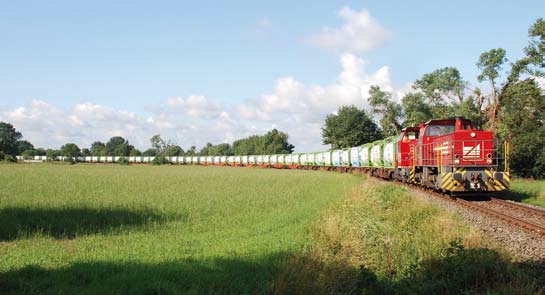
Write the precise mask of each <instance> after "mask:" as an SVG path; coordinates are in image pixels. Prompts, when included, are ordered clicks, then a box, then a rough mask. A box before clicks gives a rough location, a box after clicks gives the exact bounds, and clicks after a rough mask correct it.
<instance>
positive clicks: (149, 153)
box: [142, 149, 157, 157]
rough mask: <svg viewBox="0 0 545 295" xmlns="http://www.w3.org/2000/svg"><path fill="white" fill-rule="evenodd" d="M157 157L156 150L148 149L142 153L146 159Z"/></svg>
mask: <svg viewBox="0 0 545 295" xmlns="http://www.w3.org/2000/svg"><path fill="white" fill-rule="evenodd" d="M156 155H157V150H156V149H147V150H145V151H144V152H143V153H142V156H145V157H154V156H156Z"/></svg>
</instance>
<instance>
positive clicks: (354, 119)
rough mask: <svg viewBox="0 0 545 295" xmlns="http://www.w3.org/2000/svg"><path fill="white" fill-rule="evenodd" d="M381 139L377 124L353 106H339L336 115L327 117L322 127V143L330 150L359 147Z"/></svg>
mask: <svg viewBox="0 0 545 295" xmlns="http://www.w3.org/2000/svg"><path fill="white" fill-rule="evenodd" d="M381 138H382V134H381V131H380V129H379V128H378V126H377V124H375V122H373V120H372V119H371V118H370V117H369V115H368V114H367V113H366V112H365V111H364V110H360V109H358V108H357V107H355V106H353V105H352V106H341V107H340V108H339V110H338V111H337V114H332V115H328V116H327V118H326V120H325V124H324V127H322V141H323V143H324V144H330V145H331V148H333V149H337V148H346V147H352V146H359V145H361V144H364V143H367V142H372V141H375V140H378V139H381Z"/></svg>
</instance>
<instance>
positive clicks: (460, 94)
mask: <svg viewBox="0 0 545 295" xmlns="http://www.w3.org/2000/svg"><path fill="white" fill-rule="evenodd" d="M466 84H467V83H466V82H465V81H463V80H462V76H461V75H460V72H459V71H458V69H456V68H454V67H445V68H441V69H438V70H435V71H433V72H431V73H428V74H425V75H424V76H422V78H421V79H419V80H416V81H415V82H414V85H413V88H415V89H418V90H421V91H422V92H423V93H424V96H425V97H426V99H427V100H428V101H427V102H428V103H429V104H430V106H431V110H432V114H433V116H434V117H435V118H439V117H442V118H446V117H450V116H453V115H455V114H454V113H452V111H453V110H455V108H451V107H449V106H451V105H452V104H453V103H454V104H458V105H460V104H462V102H463V100H464V88H465V86H466Z"/></svg>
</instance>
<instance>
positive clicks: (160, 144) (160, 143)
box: [150, 134, 169, 154]
mask: <svg viewBox="0 0 545 295" xmlns="http://www.w3.org/2000/svg"><path fill="white" fill-rule="evenodd" d="M150 142H151V147H152V148H154V149H155V150H156V151H157V153H159V154H162V153H164V152H165V149H166V147H167V145H169V144H168V143H167V142H165V141H164V140H163V139H162V138H161V135H159V134H156V135H154V136H153V137H152V138H151V139H150Z"/></svg>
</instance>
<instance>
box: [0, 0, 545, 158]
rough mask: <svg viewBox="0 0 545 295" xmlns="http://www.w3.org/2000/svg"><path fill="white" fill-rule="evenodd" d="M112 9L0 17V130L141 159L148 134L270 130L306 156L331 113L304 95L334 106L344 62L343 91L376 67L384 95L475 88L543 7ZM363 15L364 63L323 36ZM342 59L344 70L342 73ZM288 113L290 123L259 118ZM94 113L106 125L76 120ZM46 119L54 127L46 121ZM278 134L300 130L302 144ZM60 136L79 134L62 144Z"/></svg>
mask: <svg viewBox="0 0 545 295" xmlns="http://www.w3.org/2000/svg"><path fill="white" fill-rule="evenodd" d="M113 2H114V1H89V2H87V3H83V2H81V1H78V2H76V1H25V2H20V1H2V2H1V3H0V5H1V8H0V40H1V46H0V119H2V120H7V121H9V120H10V119H11V121H13V123H14V125H16V127H17V128H18V129H20V130H21V131H23V134H24V135H25V137H27V138H28V139H29V140H31V141H33V142H36V144H37V145H40V146H46V147H55V146H56V145H58V144H60V143H62V142H63V141H64V140H67V141H74V142H76V143H79V144H80V145H86V144H88V143H89V142H92V141H94V140H107V137H108V136H110V135H112V134H120V135H124V136H127V137H128V138H129V139H130V140H131V139H132V141H133V142H135V144H137V145H138V146H141V147H142V148H144V147H145V146H146V145H147V138H149V137H147V138H146V139H145V140H142V139H141V138H137V137H141V136H148V135H150V134H148V133H161V134H166V135H167V136H168V137H170V138H171V139H172V140H174V141H175V142H177V143H179V144H181V145H182V146H183V147H186V146H189V145H191V144H197V145H202V144H204V143H205V142H206V141H216V142H215V143H217V141H230V140H231V139H233V138H236V137H239V136H244V135H247V134H251V133H259V132H263V131H265V130H267V129H270V128H271V127H279V128H281V129H284V130H285V131H287V132H289V133H290V135H291V136H292V140H293V141H294V143H296V147H298V150H301V151H302V150H308V149H317V148H320V136H319V126H318V125H319V124H318V123H319V121H320V120H323V117H324V116H325V115H326V114H327V113H331V112H334V111H335V109H336V108H337V107H338V105H337V104H335V103H334V102H332V103H330V106H331V108H329V109H328V108H327V105H328V103H327V101H325V100H324V98H322V97H321V96H319V95H318V94H316V93H321V92H320V91H318V90H317V91H315V90H314V88H316V87H318V88H320V87H322V88H323V89H325V90H326V91H325V93H331V92H328V90H327V89H329V88H331V89H332V90H331V91H333V92H334V93H335V95H340V96H342V95H343V94H345V93H346V92H345V90H346V89H345V88H342V86H339V85H345V84H343V83H342V82H338V81H339V79H343V78H342V77H341V76H343V74H342V73H344V72H350V71H351V70H350V68H351V66H350V65H349V64H351V63H352V62H353V63H354V65H355V66H356V67H360V69H359V70H356V72H362V73H359V74H358V75H359V76H358V75H356V76H358V77H359V78H357V79H356V80H357V81H359V82H354V83H356V84H357V83H362V85H363V84H365V83H374V82H376V81H374V80H373V79H374V78H373V75H374V74H375V73H376V72H377V71H380V69H382V68H383V67H387V73H382V72H381V74H380V75H382V76H381V77H382V78H377V79H379V80H381V81H382V83H383V86H384V87H385V88H386V89H389V90H391V91H393V92H396V91H401V92H403V89H406V88H407V84H408V83H410V82H413V81H414V80H415V79H417V78H419V77H420V76H421V75H423V74H425V73H427V72H430V71H432V70H434V69H437V68H439V67H443V66H456V67H457V68H458V69H460V71H461V73H462V75H463V76H464V78H465V79H466V80H468V81H470V82H472V83H473V84H476V81H475V77H476V75H477V68H476V67H475V62H476V60H477V58H478V56H479V54H480V53H482V52H484V51H486V50H488V49H491V48H496V47H502V48H505V49H506V50H507V53H508V57H509V58H510V59H516V58H518V57H520V56H521V54H522V48H523V47H524V46H526V44H527V41H528V38H527V30H528V28H529V27H530V26H531V24H532V23H533V22H534V21H535V20H536V19H537V18H538V17H543V15H540V13H543V12H544V11H545V1H525V2H524V3H521V2H514V1H512V2H508V1H456V2H455V3H453V1H433V2H431V3H429V2H430V1H395V2H394V1H321V2H318V1H271V2H269V3H262V2H260V1H237V2H235V1H225V2H222V3H218V2H217V1H191V2H189V1H188V2H183V1H171V2H169V1H153V2H151V1H115V3H113ZM343 8H344V9H345V12H346V13H345V14H344V15H345V16H347V15H348V16H347V17H346V18H343V16H342V15H343V14H342V12H341V11H342V10H343ZM364 11H366V12H367V13H368V14H369V16H370V18H371V20H372V21H371V22H372V24H375V25H376V26H378V29H377V30H378V31H377V30H373V29H372V28H371V29H369V30H366V29H365V28H363V29H362V31H361V32H360V33H359V34H358V35H356V36H357V37H358V38H357V39H359V40H360V41H361V40H363V41H362V42H364V43H365V42H367V41H368V42H367V43H370V44H374V45H372V46H370V48H367V49H362V48H358V47H357V45H351V44H349V43H350V42H352V41H354V42H357V40H341V41H339V40H340V39H338V38H336V37H335V36H333V35H334V34H342V28H343V26H346V25H348V26H350V19H352V20H354V21H355V22H357V21H358V18H361V17H363V18H365V15H364V14H363V13H360V12H364ZM358 13H360V14H358ZM350 15H353V17H352V18H351V17H350ZM325 27H328V28H329V30H327V29H326V30H324V28H325ZM375 29H376V28H375ZM327 32H329V33H327ZM324 34H325V35H328V34H329V36H325V37H324ZM365 34H371V35H370V36H367V35H365ZM380 36H384V39H381V41H380V42H379V41H377V40H378V39H380V38H379V37H380ZM359 37H361V38H359ZM324 38H326V39H324ZM327 38H329V39H327ZM332 38H333V39H332ZM345 39H346V38H345ZM354 39H356V38H354ZM328 40H329V41H328ZM331 40H333V41H331ZM335 40H336V41H335ZM328 42H330V43H331V42H333V43H335V42H336V43H335V44H333V43H331V44H330V43H328ZM339 42H340V43H339ZM328 44H329V45H328ZM332 44H333V45H332ZM360 47H361V46H360ZM347 54H348V55H349V57H351V58H355V60H354V59H351V60H352V61H349V60H350V58H348V59H344V60H345V61H346V62H347V63H348V64H346V63H344V64H343V56H344V57H345V58H347ZM360 61H361V62H360ZM360 70H361V71H360ZM351 73H352V72H351ZM360 74H361V75H360ZM386 74H387V75H386ZM350 75H351V74H348V76H350ZM380 75H379V76H380ZM344 76H347V75H344ZM344 76H343V77H344ZM367 76H370V77H367ZM384 76H387V79H386V78H384ZM283 78H292V79H293V81H294V83H295V84H293V83H292V84H289V83H288V84H289V85H291V86H289V87H291V88H290V89H291V90H290V91H293V92H289V93H290V94H289V95H284V96H283V93H285V91H284V90H282V89H283V88H282V86H281V85H285V84H282V83H281V82H282V81H285V82H289V81H288V80H282V79H283ZM360 78H361V79H360ZM362 81H363V82H362ZM350 83H352V82H350ZM377 83H378V82H377ZM352 84H353V83H352ZM352 84H351V85H352ZM378 84H380V83H378ZM293 85H295V86H293ZM315 86H316V87H315ZM330 86H331V87H330ZM352 86H354V85H352ZM356 86H357V85H356ZM298 87H302V89H299V88H298ZM362 87H363V88H362V89H364V88H365V87H366V86H365V85H363V86H362ZM294 89H295V90H294ZM297 89H298V90H297ZM323 89H322V90H323ZM283 91H284V92H283ZM347 91H348V90H347ZM348 92H350V91H348ZM267 95H274V96H275V97H276V98H269V102H271V101H273V102H275V103H276V102H278V103H280V104H293V108H294V109H295V108H298V107H300V108H307V107H308V108H309V110H308V112H310V113H313V114H314V113H316V114H317V117H313V116H310V115H309V114H295V111H292V110H291V109H289V107H287V106H284V109H282V108H280V107H278V108H276V107H275V108H272V109H271V108H266V107H262V106H261V105H262V104H264V103H265V104H266V103H267V99H268V98H267ZM332 96H334V95H332ZM190 97H193V98H191V99H189V98H190ZM195 97H198V98H195ZM203 97H204V98H203ZM301 97H307V99H306V100H305V102H301ZM340 99H341V100H342V98H340ZM355 99H356V100H358V99H365V97H359V98H355ZM263 100H265V101H263ZM316 100H320V103H316ZM309 101H314V102H313V103H310V104H312V105H313V106H314V107H316V108H315V109H313V108H312V106H309ZM348 101H349V102H350V101H351V100H348ZM195 106H197V107H198V108H199V111H197V112H194V110H193V109H191V108H192V107H195ZM361 106H362V107H365V103H362V105H361ZM85 107H86V108H85ZM241 107H242V108H243V109H244V110H248V108H249V107H252V108H254V110H251V111H248V112H241V111H240V110H241ZM84 108H85V112H83V111H81V110H82V109H84ZM205 109H206V111H205ZM288 109H289V111H290V112H291V113H290V114H289V115H288V116H287V117H282V115H278V116H275V115H271V116H270V118H269V115H270V114H274V112H277V113H281V114H282V113H286V110H288ZM33 110H34V113H33ZM46 110H48V111H49V112H50V113H49V114H48V113H47V111H46ZM77 110H79V111H77ZM99 110H102V111H103V112H108V114H109V115H108V116H105V115H104V116H99V118H96V117H93V116H89V113H86V112H91V113H95V115H96V114H98V113H100V112H101V111H99ZM210 110H212V111H211V112H209V111H210ZM203 111H204V113H203ZM269 111H270V112H269ZM36 112H39V114H37V113H36ZM51 112H52V113H54V114H56V115H57V116H61V117H64V118H63V119H65V120H56V121H55V120H53V121H51V120H50V121H47V120H48V118H50V117H51ZM82 112H83V113H85V114H83V115H82ZM263 112H265V113H269V115H267V114H263ZM249 113H251V114H249ZM116 114H117V115H116ZM120 114H121V115H120ZM123 114H125V115H126V116H128V118H126V119H124V120H122V122H117V123H116V125H115V126H116V127H115V128H108V127H107V123H106V122H103V121H100V120H106V119H111V120H114V118H116V117H123V116H124V115H123ZM188 114H192V115H188ZM131 116H132V117H131ZM293 116H297V117H293ZM37 117H40V119H36V118H37ZM263 117H267V118H263ZM67 118H69V119H70V118H71V119H70V120H68V119H67ZM131 118H132V119H131ZM135 118H136V119H135ZM23 119H25V120H26V121H28V120H30V119H32V120H34V121H32V122H30V123H29V122H27V123H25V122H24V120H23ZM44 120H45V121H44ZM131 120H134V121H131ZM161 120H163V121H164V122H162V123H158V122H160V121H161ZM222 120H224V121H222ZM286 121H288V122H290V121H291V122H297V123H298V124H301V125H305V124H307V123H308V124H309V126H307V127H308V128H309V130H312V132H306V129H304V127H300V128H299V129H300V130H299V129H297V130H295V129H294V128H295V127H293V126H292V124H285V122H286ZM139 124H147V125H146V126H140V125H139ZM150 124H151V125H153V126H150ZM229 124H230V125H229ZM57 125H62V126H57ZM66 125H68V126H69V127H71V128H69V129H74V128H79V130H81V131H80V132H75V131H73V130H72V131H66V130H65V131H63V130H64V127H63V126H66ZM211 125H217V126H218V129H217V130H214V128H211V127H210V126H211ZM226 125H229V126H230V127H229V128H231V129H229V128H223V127H225V126H226ZM44 126H49V127H44ZM222 126H223V127H222ZM220 127H221V128H220ZM44 128H50V129H44ZM56 128H57V129H58V130H55V129H56ZM101 128H106V129H101ZM67 129H68V128H67ZM113 129H115V130H113ZM140 129H142V130H144V131H142V132H139V131H138V130H140ZM292 129H294V130H292ZM184 130H185V131H184ZM184 132H185V133H184ZM214 132H215V133H214ZM44 134H49V136H48V137H47V138H44V136H43V135H44ZM102 134H104V135H102ZM305 134H306V137H305V138H304V139H302V138H298V136H299V135H305ZM309 134H311V135H312V137H311V136H310V135H309ZM90 137H99V138H90Z"/></svg>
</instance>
